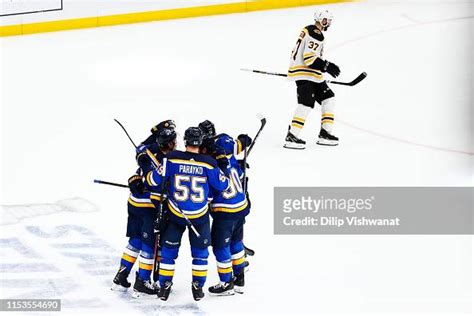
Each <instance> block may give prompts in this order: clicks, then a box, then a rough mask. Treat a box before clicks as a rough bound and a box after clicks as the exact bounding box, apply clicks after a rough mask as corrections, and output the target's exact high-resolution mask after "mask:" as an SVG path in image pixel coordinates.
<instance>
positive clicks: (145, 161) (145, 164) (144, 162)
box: [137, 152, 151, 172]
mask: <svg viewBox="0 0 474 316" xmlns="http://www.w3.org/2000/svg"><path fill="white" fill-rule="evenodd" d="M137 164H138V165H139V166H140V168H142V170H143V171H144V172H147V171H149V169H150V168H151V159H150V157H149V156H148V154H147V153H146V152H141V153H139V154H138V155H137Z"/></svg>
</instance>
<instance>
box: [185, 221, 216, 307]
mask: <svg viewBox="0 0 474 316" xmlns="http://www.w3.org/2000/svg"><path fill="white" fill-rule="evenodd" d="M195 228H196V230H197V231H198V232H199V234H200V235H201V237H199V238H198V237H197V236H196V234H195V233H194V232H193V231H192V230H191V229H189V242H190V244H191V256H192V258H193V267H192V275H193V281H192V283H191V291H192V293H193V298H194V300H195V301H199V300H201V299H202V298H203V297H204V292H203V290H202V288H203V286H204V284H205V283H206V278H207V259H208V258H209V250H208V248H209V242H210V240H211V228H210V223H209V217H207V219H206V220H205V221H204V222H202V223H200V224H199V225H195Z"/></svg>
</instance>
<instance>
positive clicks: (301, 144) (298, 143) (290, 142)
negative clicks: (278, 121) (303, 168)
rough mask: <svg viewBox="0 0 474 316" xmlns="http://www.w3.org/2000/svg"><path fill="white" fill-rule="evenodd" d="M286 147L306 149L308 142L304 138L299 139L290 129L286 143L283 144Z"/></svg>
mask: <svg viewBox="0 0 474 316" xmlns="http://www.w3.org/2000/svg"><path fill="white" fill-rule="evenodd" d="M283 147H285V148H289V149H305V147H306V142H305V141H304V140H302V139H299V138H298V137H296V136H295V135H293V134H292V133H291V132H290V131H288V134H286V138H285V144H284V145H283Z"/></svg>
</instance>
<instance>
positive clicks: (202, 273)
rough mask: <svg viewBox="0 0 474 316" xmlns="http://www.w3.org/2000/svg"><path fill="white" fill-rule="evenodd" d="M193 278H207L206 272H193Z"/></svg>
mask: <svg viewBox="0 0 474 316" xmlns="http://www.w3.org/2000/svg"><path fill="white" fill-rule="evenodd" d="M193 276H198V277H205V276H207V271H199V270H193Z"/></svg>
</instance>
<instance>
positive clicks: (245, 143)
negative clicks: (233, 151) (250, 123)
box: [237, 134, 252, 149]
mask: <svg viewBox="0 0 474 316" xmlns="http://www.w3.org/2000/svg"><path fill="white" fill-rule="evenodd" d="M237 139H238V140H239V142H240V143H241V144H242V149H243V148H245V147H248V146H250V144H252V138H250V137H249V136H248V135H245V134H240V135H239V136H237Z"/></svg>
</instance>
